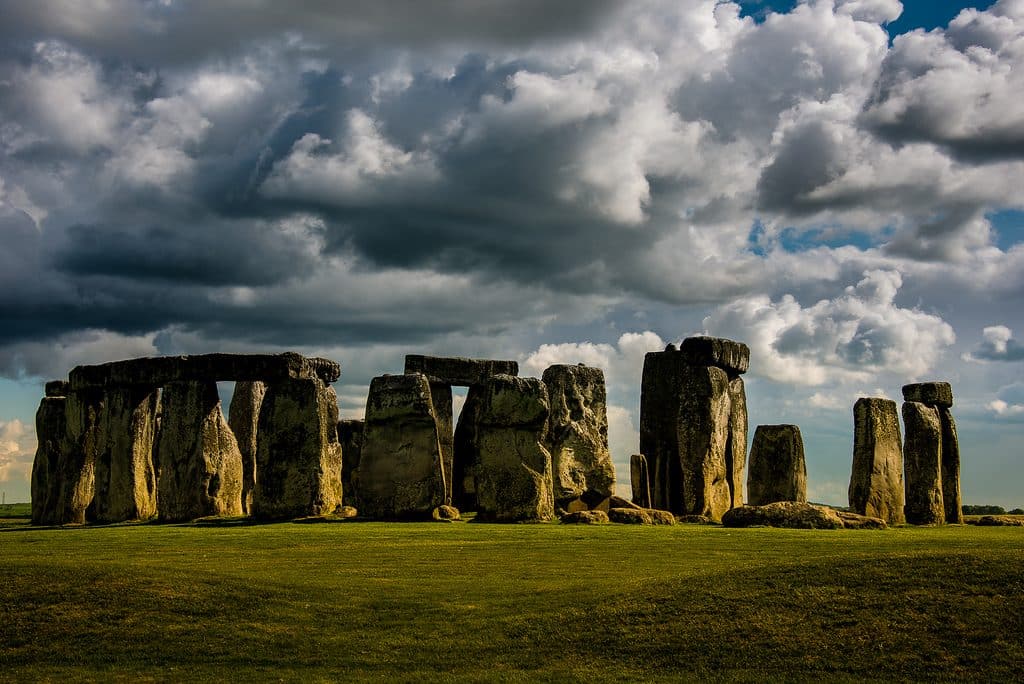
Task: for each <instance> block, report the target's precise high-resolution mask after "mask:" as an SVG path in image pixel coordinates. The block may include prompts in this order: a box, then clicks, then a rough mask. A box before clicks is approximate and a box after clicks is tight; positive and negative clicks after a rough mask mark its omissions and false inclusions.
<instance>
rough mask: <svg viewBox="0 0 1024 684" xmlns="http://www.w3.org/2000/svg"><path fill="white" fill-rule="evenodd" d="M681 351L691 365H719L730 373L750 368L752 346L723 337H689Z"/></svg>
mask: <svg viewBox="0 0 1024 684" xmlns="http://www.w3.org/2000/svg"><path fill="white" fill-rule="evenodd" d="M679 352H680V353H681V354H682V355H683V356H684V358H685V359H686V361H687V363H689V364H690V365H691V366H717V367H718V368H721V369H722V370H724V371H726V372H728V373H730V374H741V373H746V372H747V369H749V368H750V347H748V346H747V345H745V344H743V343H742V342H735V341H733V340H727V339H725V338H723V337H687V338H686V339H685V340H683V342H682V344H681V345H680V346H679Z"/></svg>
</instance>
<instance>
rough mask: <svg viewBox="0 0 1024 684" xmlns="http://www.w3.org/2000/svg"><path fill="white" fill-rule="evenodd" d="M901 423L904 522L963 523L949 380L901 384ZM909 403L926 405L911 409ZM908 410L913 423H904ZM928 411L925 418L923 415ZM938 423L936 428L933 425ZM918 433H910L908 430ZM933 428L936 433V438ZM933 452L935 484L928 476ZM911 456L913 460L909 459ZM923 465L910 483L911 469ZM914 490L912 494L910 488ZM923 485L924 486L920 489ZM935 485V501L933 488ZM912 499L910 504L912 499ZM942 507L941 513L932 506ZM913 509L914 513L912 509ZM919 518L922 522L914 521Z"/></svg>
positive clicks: (957, 443)
mask: <svg viewBox="0 0 1024 684" xmlns="http://www.w3.org/2000/svg"><path fill="white" fill-rule="evenodd" d="M903 398H904V400H905V403H904V404H903V422H904V425H905V427H906V432H907V434H906V444H905V445H904V459H905V460H906V461H907V464H906V467H907V510H906V518H907V522H910V523H915V524H919V525H920V524H942V523H962V522H963V509H962V507H961V501H960V444H959V442H958V440H957V434H956V422H955V421H954V420H953V414H952V412H951V411H950V408H951V407H952V406H953V388H952V386H951V385H950V384H949V383H948V382H921V383H915V384H910V385H904V386H903ZM908 404H918V405H920V406H921V407H926V408H927V409H928V411H924V410H923V409H921V408H910V409H908ZM908 410H909V411H910V412H911V413H912V420H913V423H908V422H907V414H908ZM924 414H927V419H925V418H923V417H922V416H923V415H924ZM936 423H937V425H938V427H937V428H936V427H935V424H936ZM912 427H913V429H914V430H918V429H920V430H921V434H916V433H915V434H911V429H912ZM936 429H937V434H938V436H937V437H936ZM934 451H937V452H938V455H937V458H938V462H939V465H938V476H937V477H938V483H937V484H936V483H935V482H933V481H932V480H933V477H932V475H931V471H932V470H933V468H932V458H933V455H934V454H933V453H932V452H934ZM911 458H913V460H914V463H913V464H911V462H910V460H911ZM922 466H923V467H924V471H923V472H924V475H922V474H921V472H915V482H914V483H913V484H912V483H911V468H912V467H913V468H915V470H918V469H919V468H920V467H922ZM912 487H913V488H914V489H915V491H914V493H913V495H912V493H911V488H912ZM922 488H923V489H922ZM934 488H937V489H938V491H939V494H940V495H941V496H940V497H938V501H936V496H935V494H934V492H933V491H932V490H933V489H934ZM912 498H913V499H914V502H913V504H912V502H911V499H912ZM936 506H937V507H939V508H941V509H942V515H941V516H940V515H938V514H937V513H936V512H935V510H934V509H935V507H936ZM911 508H914V512H913V513H912V512H911ZM917 520H922V521H923V522H916V521H917Z"/></svg>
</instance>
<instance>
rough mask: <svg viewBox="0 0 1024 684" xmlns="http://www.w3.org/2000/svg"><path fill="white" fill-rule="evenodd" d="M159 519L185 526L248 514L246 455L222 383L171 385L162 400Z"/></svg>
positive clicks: (171, 383)
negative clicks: (224, 406)
mask: <svg viewBox="0 0 1024 684" xmlns="http://www.w3.org/2000/svg"><path fill="white" fill-rule="evenodd" d="M160 404H161V405H160V431H159V436H158V438H157V448H156V462H157V468H158V476H157V504H158V509H159V510H158V517H159V519H160V520H161V521H163V522H182V521H187V520H195V519H196V518H203V517H207V516H236V515H241V514H242V454H241V453H240V452H239V450H238V443H237V442H236V441H235V436H234V434H233V433H232V432H231V428H230V427H229V426H228V423H227V421H226V420H225V419H224V414H223V412H222V411H221V404H220V396H219V395H218V394H217V383H216V382H212V381H182V382H169V383H167V385H165V386H164V389H163V393H162V394H161V399H160Z"/></svg>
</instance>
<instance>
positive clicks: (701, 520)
mask: <svg viewBox="0 0 1024 684" xmlns="http://www.w3.org/2000/svg"><path fill="white" fill-rule="evenodd" d="M676 522H678V523H686V524H688V525H718V524H720V523H719V522H718V521H717V520H712V519H711V518H709V517H708V516H706V515H677V516H676Z"/></svg>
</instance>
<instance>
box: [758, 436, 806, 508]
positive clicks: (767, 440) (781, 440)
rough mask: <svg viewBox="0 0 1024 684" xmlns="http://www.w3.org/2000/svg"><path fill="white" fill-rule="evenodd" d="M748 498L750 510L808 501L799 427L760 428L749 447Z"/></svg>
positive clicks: (802, 441)
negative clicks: (771, 504)
mask: <svg viewBox="0 0 1024 684" xmlns="http://www.w3.org/2000/svg"><path fill="white" fill-rule="evenodd" d="M747 498H748V499H749V501H748V503H749V504H750V505H751V506H764V505H765V504H770V503H773V502H775V501H807V465H806V462H805V460H804V440H803V437H802V436H801V435H800V428H799V427H797V426H796V425H758V426H757V430H755V431H754V443H753V445H752V446H751V447H750V472H749V473H748V475H747Z"/></svg>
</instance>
